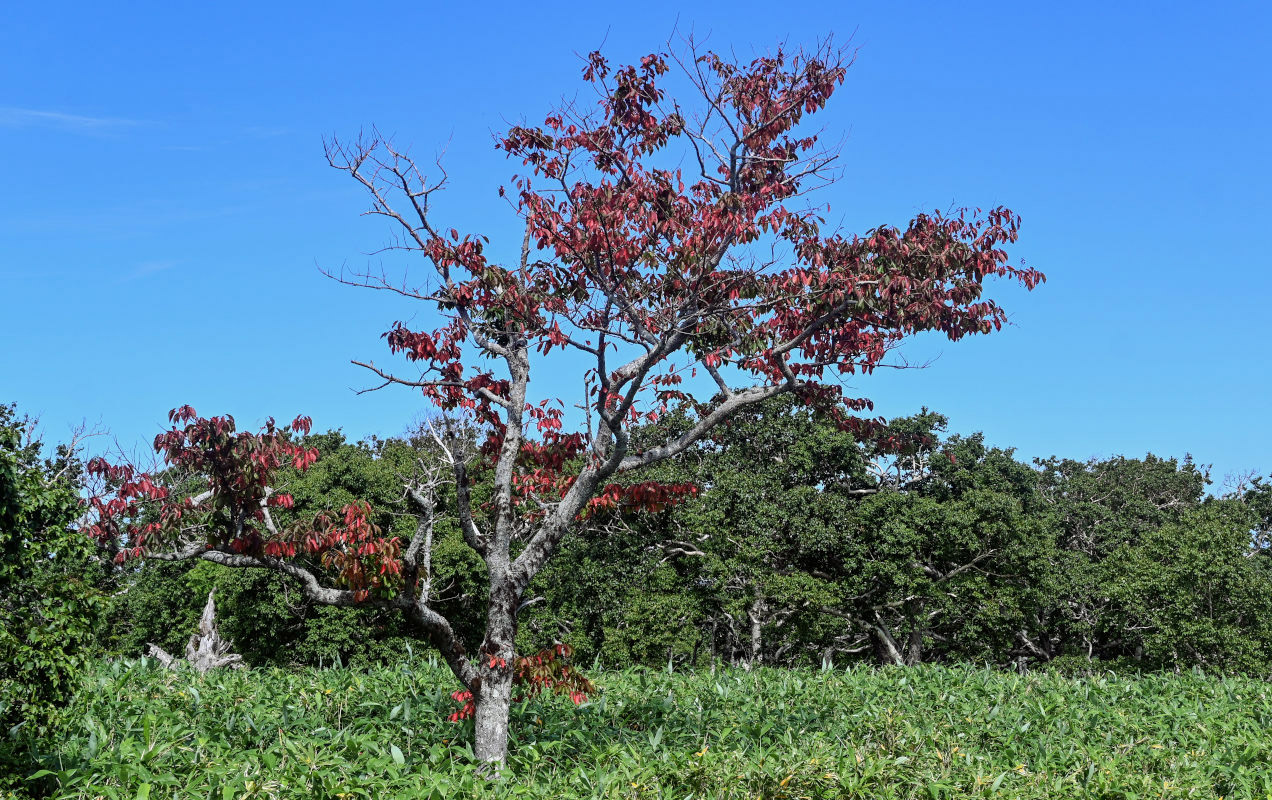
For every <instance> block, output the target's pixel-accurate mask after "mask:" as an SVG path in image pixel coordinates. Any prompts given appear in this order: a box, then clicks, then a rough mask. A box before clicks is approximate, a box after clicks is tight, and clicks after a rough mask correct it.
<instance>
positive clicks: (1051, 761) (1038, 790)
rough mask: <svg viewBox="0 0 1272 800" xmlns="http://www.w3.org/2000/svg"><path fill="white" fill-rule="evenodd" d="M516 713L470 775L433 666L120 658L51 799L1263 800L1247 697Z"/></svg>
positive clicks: (820, 699)
mask: <svg viewBox="0 0 1272 800" xmlns="http://www.w3.org/2000/svg"><path fill="white" fill-rule="evenodd" d="M594 677H595V679H596V683H597V685H598V687H599V688H600V691H599V694H598V695H597V696H596V697H595V698H594V699H593V701H592V702H590V703H588V704H586V705H583V706H581V707H578V708H576V707H574V706H572V705H571V704H570V703H569V701H568V700H561V699H553V698H547V699H544V700H543V701H536V702H534V703H531V704H523V705H521V706H519V707H516V708H514V710H513V716H514V720H513V731H514V741H513V743H512V747H511V754H510V758H509V764H508V766H509V774H508V775H507V776H505V779H504V780H502V781H498V782H495V783H491V782H488V781H486V780H483V779H482V778H480V777H479V776H478V773H477V770H476V767H475V765H474V764H473V763H472V754H471V749H470V742H471V728H470V727H468V726H471V723H461V724H455V723H450V722H447V721H445V719H444V716H445V714H446V713H449V711H451V710H452V705H453V703H452V701H451V700H450V698H449V694H450V692H451V691H452V690H453V689H454V685H453V681H452V679H451V678H450V676H449V673H448V672H446V671H445V669H444V668H438V667H435V666H431V665H429V664H420V663H414V664H411V665H406V666H402V667H398V668H393V669H387V668H386V669H378V670H370V671H351V670H348V669H324V670H305V671H298V672H288V671H282V670H267V671H266V670H262V671H248V670H243V671H238V672H221V673H214V674H211V675H209V676H207V677H205V678H203V677H198V676H196V675H194V674H191V673H185V672H182V673H173V672H164V671H159V670H157V669H154V668H153V667H152V666H150V665H147V664H146V663H144V662H142V663H131V664H123V663H116V664H112V665H106V666H103V667H101V668H100V669H99V670H98V671H97V673H96V674H94V675H93V676H91V678H90V679H89V680H88V682H87V684H86V685H85V686H84V689H83V691H82V692H81V694H80V695H79V698H78V700H77V702H76V703H75V704H74V705H73V706H72V708H71V709H69V711H68V712H67V717H66V728H67V731H66V735H65V736H64V737H63V738H62V739H60V740H59V741H57V742H54V743H50V745H49V749H48V751H47V753H46V755H45V764H44V766H45V769H47V770H48V772H47V773H46V774H44V775H43V776H42V779H43V780H46V781H49V782H52V783H53V784H54V785H56V786H57V793H56V796H57V797H63V798H99V797H101V798H119V799H120V800H133V798H161V797H162V798H167V797H182V798H211V799H213V800H231V798H235V799H236V798H245V797H260V798H273V797H278V798H320V799H325V798H333V799H334V798H383V797H412V798H417V797H418V798H451V797H465V796H472V797H543V798H548V797H608V798H676V800H680V799H681V798H686V797H711V798H715V797H720V798H742V797H751V798H753V797H765V798H871V799H872V800H875V799H879V800H883V799H885V798H897V799H899V798H984V797H1002V798H1066V797H1093V798H1161V797H1167V798H1173V797H1203V798H1216V797H1225V798H1272V732H1270V731H1269V723H1272V702H1270V701H1269V697H1268V686H1267V685H1266V684H1264V683H1262V682H1258V681H1254V680H1249V679H1236V678H1210V677H1204V676H1200V675H1195V674H1183V675H1149V676H1136V677H1115V676H1111V675H1110V676H1107V677H1097V678H1080V679H1079V678H1065V677H1061V676H1058V675H1050V674H1031V675H1026V676H1020V675H1015V674H1005V673H998V672H992V671H987V670H979V669H970V668H959V669H948V668H940V667H920V668H913V669H886V670H866V669H860V670H851V671H847V672H843V671H836V672H816V671H789V670H757V671H755V672H750V673H745V672H731V671H730V672H721V673H718V674H714V675H712V674H710V673H699V674H680V673H677V674H674V675H671V674H666V673H649V672H632V671H626V672H601V673H598V674H595V675H594Z"/></svg>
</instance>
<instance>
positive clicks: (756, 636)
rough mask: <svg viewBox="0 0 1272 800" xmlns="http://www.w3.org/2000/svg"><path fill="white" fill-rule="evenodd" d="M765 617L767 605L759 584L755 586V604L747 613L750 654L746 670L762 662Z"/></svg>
mask: <svg viewBox="0 0 1272 800" xmlns="http://www.w3.org/2000/svg"><path fill="white" fill-rule="evenodd" d="M767 615H768V603H766V602H765V601H764V595H763V594H762V592H761V590H760V586H759V584H756V585H755V602H754V603H752V604H751V608H750V610H749V611H747V617H749V618H750V620H751V653H750V656H749V658H748V659H747V662H746V668H747V669H751V668H752V667H758V666H759V665H760V664H761V663H762V662H763V661H764V622H765V617H766V616H767Z"/></svg>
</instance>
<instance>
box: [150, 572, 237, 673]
mask: <svg viewBox="0 0 1272 800" xmlns="http://www.w3.org/2000/svg"><path fill="white" fill-rule="evenodd" d="M215 594H216V590H215V589H213V590H212V591H210V592H208V602H207V605H205V606H204V607H203V615H202V616H200V617H199V632H198V633H196V634H192V635H191V636H190V641H188V642H186V649H185V660H186V661H187V662H188V663H189V664H190V665H191V666H192V667H194V668H195V669H196V670H198V672H199V673H200V674H203V673H206V672H207V671H208V670H212V669H216V668H217V667H230V668H231V669H242V668H243V657H242V656H241V655H239V654H237V653H231V652H230V641H229V640H228V639H222V638H221V634H220V633H218V632H217V629H216V604H215V602H214V601H213V595H215ZM147 653H148V654H149V655H151V656H153V657H154V658H156V659H158V660H159V663H160V664H163V665H164V667H166V668H168V669H173V668H175V666H176V664H177V663H178V659H177V658H176V656H173V655H170V654H169V653H167V652H166V651H164V649H163V648H162V647H160V646H159V645H156V644H150V645H149V646H148V649H147Z"/></svg>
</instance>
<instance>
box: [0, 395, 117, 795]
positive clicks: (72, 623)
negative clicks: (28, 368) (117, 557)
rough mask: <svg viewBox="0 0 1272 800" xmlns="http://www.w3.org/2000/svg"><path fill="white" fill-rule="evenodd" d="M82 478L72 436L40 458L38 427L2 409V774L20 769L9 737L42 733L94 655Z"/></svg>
mask: <svg viewBox="0 0 1272 800" xmlns="http://www.w3.org/2000/svg"><path fill="white" fill-rule="evenodd" d="M80 475H81V465H80V462H79V460H78V458H77V456H76V442H75V441H74V440H73V441H72V442H71V443H70V444H66V445H61V446H59V447H58V448H57V450H56V452H55V454H54V455H53V457H52V458H44V457H42V454H41V444H40V442H39V440H38V439H37V438H36V437H35V435H34V423H33V422H32V421H31V420H29V419H25V418H20V417H18V415H17V410H16V408H15V407H14V406H12V405H8V406H2V405H0V587H2V591H0V776H9V775H16V773H17V770H16V769H11V768H12V767H15V766H16V764H15V763H14V761H15V759H16V756H15V754H14V753H13V751H12V749H11V739H12V737H13V736H15V735H17V734H20V733H22V734H35V733H40V732H42V731H43V729H44V727H45V726H46V724H47V723H48V721H49V716H50V713H51V712H52V711H53V709H55V708H56V707H57V706H58V705H60V704H62V703H63V702H65V701H66V700H68V699H69V698H70V695H71V692H72V691H73V690H74V688H75V681H76V676H77V674H78V669H79V667H80V665H81V664H82V662H83V660H84V657H85V656H86V654H87V653H88V652H89V651H90V649H91V645H92V633H93V628H94V625H95V622H96V617H97V610H98V606H99V602H98V590H97V588H96V586H95V582H94V580H93V579H94V576H95V575H99V574H100V570H99V569H98V568H97V566H96V564H95V561H94V556H95V553H94V552H93V547H92V543H91V542H90V541H88V540H87V539H85V538H84V537H83V536H79V535H77V534H76V533H75V531H74V530H73V528H72V524H73V523H74V522H75V519H76V517H77V516H78V515H79V512H80V508H79V494H78V491H77V489H78V481H79V478H80ZM11 788H14V787H12V786H10V785H9V784H8V783H7V781H6V780H5V778H4V777H0V789H11Z"/></svg>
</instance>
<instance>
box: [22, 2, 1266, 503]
mask: <svg viewBox="0 0 1272 800" xmlns="http://www.w3.org/2000/svg"><path fill="white" fill-rule="evenodd" d="M577 8H581V7H574V6H567V5H556V6H545V5H541V4H528V3H527V4H503V5H500V4H498V3H495V4H477V3H473V4H450V3H448V4H428V3H419V2H413V3H383V4H379V5H378V6H376V7H375V8H374V9H370V10H363V11H355V10H354V8H353V7H352V6H349V5H348V4H339V5H338V4H323V3H305V4H290V3H274V4H261V3H252V4H240V3H233V2H222V3H206V4H198V5H194V4H180V3H163V4H154V5H150V6H146V5H144V4H141V3H131V4H124V5H120V4H100V3H76V2H71V3H64V4H60V5H56V6H43V7H40V6H37V5H36V4H21V5H20V6H19V5H14V6H11V7H10V8H8V9H6V12H5V22H4V24H3V25H2V26H0V75H2V76H3V80H0V174H2V175H3V179H2V180H3V183H2V184H0V185H2V186H3V190H2V191H0V278H2V279H3V284H2V285H3V286H4V295H3V296H4V301H3V307H2V309H0V376H3V377H2V378H0V401H4V402H10V401H16V402H18V403H19V404H20V407H21V409H22V410H24V411H26V412H28V413H32V414H37V415H39V416H40V417H41V418H42V419H43V423H44V431H45V436H46V438H48V439H59V438H62V437H64V435H65V433H66V431H67V429H68V428H69V427H70V426H71V425H73V424H74V423H77V422H79V421H80V420H87V421H88V422H89V423H90V424H100V425H101V426H103V427H106V428H108V429H109V430H110V431H111V433H112V435H113V436H114V437H115V438H117V439H118V441H119V442H120V443H121V445H123V446H124V447H125V448H133V447H136V446H138V445H141V444H144V443H146V442H148V441H149V439H150V438H151V437H153V435H154V434H155V433H156V432H157V431H158V430H159V429H160V423H162V422H163V421H164V420H165V419H166V412H167V410H168V409H169V408H172V407H174V406H177V405H180V404H183V403H190V404H192V405H194V406H195V408H197V409H198V410H199V411H201V412H203V413H208V414H210V413H227V412H228V413H233V414H234V415H235V416H236V417H237V418H238V419H239V420H240V423H241V424H252V423H255V422H258V421H260V420H262V419H263V418H264V417H266V416H268V415H274V416H277V417H279V418H280V419H283V418H285V419H290V418H291V417H292V416H293V415H294V414H296V413H298V412H305V413H308V414H311V415H312V416H313V417H314V420H315V424H316V426H317V427H318V428H319V429H325V428H327V427H343V428H344V429H345V431H346V432H348V433H349V434H351V435H353V436H363V435H367V434H372V433H375V434H380V435H392V434H396V433H399V432H401V431H402V430H403V429H405V428H406V427H407V425H408V424H409V423H410V422H411V421H412V420H413V419H415V418H417V417H418V416H419V415H420V414H421V413H422V412H424V411H425V407H424V405H423V403H422V401H421V400H420V399H419V398H417V397H415V396H414V395H412V394H411V393H410V392H409V391H407V390H405V389H403V390H400V391H394V390H385V391H383V392H378V393H373V394H368V395H361V396H359V395H356V394H355V393H354V391H353V390H354V389H356V388H361V387H364V386H367V385H368V380H367V377H366V376H365V375H364V374H361V373H360V370H358V369H357V368H356V367H353V366H351V365H350V364H349V359H351V358H373V359H375V360H377V362H379V363H383V364H389V363H392V359H391V358H390V357H389V356H388V354H387V353H386V352H385V351H384V349H383V342H382V341H381V340H380V339H379V335H380V333H381V332H383V331H384V330H387V328H388V326H389V325H390V324H391V323H392V322H393V321H394V320H398V319H404V320H413V321H416V322H419V321H421V320H425V319H427V318H428V314H427V310H425V309H422V308H418V307H412V306H410V305H409V304H404V303H403V302H401V301H397V300H394V299H393V298H390V297H388V296H385V295H382V294H377V293H373V292H359V291H356V290H354V289H349V288H345V287H341V286H338V285H336V284H335V283H333V282H331V281H330V280H327V279H325V278H323V277H322V276H321V275H320V273H319V268H320V267H321V268H328V269H335V270H338V269H340V268H341V266H348V267H353V268H361V267H365V266H367V265H368V264H371V265H372V266H376V267H378V266H379V265H380V261H379V260H378V259H370V258H369V257H368V256H366V255H365V253H368V252H369V251H372V250H374V249H376V248H377V247H378V246H380V245H381V244H383V243H384V242H385V239H386V233H387V231H386V229H385V228H384V227H383V225H381V224H379V223H377V222H375V221H372V220H368V219H365V218H360V217H359V216H358V213H359V212H360V211H361V210H362V209H363V207H364V201H363V196H362V195H361V194H360V192H359V190H358V187H356V186H355V185H353V184H352V182H350V181H349V180H348V179H347V178H345V177H343V176H342V175H340V174H338V173H336V172H334V171H332V170H331V169H330V168H328V167H327V166H326V163H325V161H324V160H323V157H322V140H323V137H324V136H330V135H332V134H335V135H339V136H352V135H354V134H356V133H357V131H358V130H359V129H360V128H363V127H368V126H371V125H375V126H378V128H379V129H380V130H381V131H384V132H386V133H389V134H392V135H393V136H394V138H395V140H396V141H397V142H398V143H399V144H406V145H410V146H411V147H412V151H413V152H414V153H415V154H416V155H418V156H420V157H421V158H423V159H425V160H426V161H427V160H430V159H431V158H432V157H433V156H434V155H437V154H439V153H441V152H442V151H445V164H446V166H447V168H448V170H449V172H450V178H451V183H450V186H451V189H450V190H449V191H448V192H447V194H446V195H445V197H444V198H443V201H442V202H441V204H440V209H439V212H440V213H441V214H443V215H444V220H445V223H446V225H447V226H448V227H449V226H450V225H454V226H455V227H457V228H460V229H461V230H466V231H472V232H478V233H485V234H487V235H490V236H491V237H492V239H494V240H495V241H496V243H497V245H498V243H501V242H510V241H512V240H516V239H519V236H518V232H519V231H518V226H517V223H516V220H515V219H514V218H513V217H512V215H511V214H510V212H509V211H508V209H507V206H506V205H505V204H503V203H502V202H501V201H499V199H498V198H497V196H496V189H497V187H498V186H499V185H500V184H501V183H506V182H507V179H508V177H509V176H510V175H511V174H512V173H513V172H515V171H516V170H515V169H514V166H515V165H512V164H509V163H508V162H506V161H505V160H504V159H503V157H502V154H501V153H498V152H496V151H495V150H494V149H493V146H492V141H491V140H492V133H493V132H495V131H498V130H500V129H501V128H503V127H505V126H506V125H507V124H508V123H509V122H517V121H521V120H523V119H529V120H533V121H537V120H538V119H540V118H541V117H542V115H543V114H544V113H545V112H546V111H547V110H548V109H549V107H550V106H551V105H552V104H553V103H554V102H556V101H557V100H559V99H560V98H561V97H562V96H563V95H564V96H569V95H572V94H573V93H574V92H575V91H576V90H577V88H578V87H579V85H580V84H579V81H578V74H579V70H580V62H579V59H578V55H577V54H579V53H584V52H587V51H588V50H591V49H594V48H596V47H598V46H601V45H602V44H604V50H605V51H606V53H607V54H608V55H609V56H610V57H611V58H612V59H614V60H617V61H625V60H627V59H635V58H638V57H639V56H640V55H642V54H644V53H646V52H649V51H651V50H657V49H660V48H661V47H662V46H663V43H664V42H665V41H666V40H667V38H668V37H669V36H670V35H672V34H673V31H675V30H679V31H681V32H684V31H687V30H690V29H692V30H693V31H695V33H696V34H698V35H699V36H700V37H701V36H704V35H707V36H709V40H708V42H709V44H710V45H712V46H714V47H716V48H719V49H722V50H728V49H731V50H733V51H734V52H735V53H737V54H738V55H739V56H745V57H749V56H751V55H752V54H755V53H757V52H761V51H764V50H765V49H767V48H769V47H771V46H772V45H774V44H775V43H776V42H777V41H779V40H781V39H785V40H786V41H788V42H789V43H792V44H799V43H809V44H811V43H813V42H815V41H816V40H817V39H819V38H821V37H823V36H825V35H826V34H828V33H833V34H834V35H835V36H836V37H837V38H838V39H840V40H846V39H849V38H851V41H852V42H853V43H854V44H855V45H857V46H858V47H859V48H860V51H859V54H858V58H857V63H856V65H855V66H854V67H853V68H852V70H851V71H850V73H849V76H848V80H847V82H846V84H845V86H844V87H843V89H842V90H841V92H840V94H838V95H836V97H835V98H834V100H833V101H832V105H831V106H830V107H829V108H828V110H827V111H826V113H825V114H824V115H822V116H821V119H822V122H823V123H824V124H825V125H826V127H827V132H828V135H829V136H831V137H832V138H838V137H839V136H840V135H842V141H843V166H844V168H845V173H844V177H843V179H842V180H841V181H840V182H839V183H838V184H837V185H835V186H833V187H831V188H830V189H828V190H827V191H826V192H825V193H824V194H823V195H822V196H820V197H819V198H817V199H818V200H819V201H821V202H824V203H828V204H829V205H830V208H831V214H830V219H832V220H834V221H836V222H841V223H842V224H843V226H844V227H845V228H846V229H847V230H857V231H864V230H865V229H867V228H869V227H872V226H874V225H878V224H881V223H891V224H904V222H905V221H906V220H908V219H909V218H910V217H911V216H913V215H914V214H915V213H917V212H919V211H923V210H927V209H932V208H938V209H948V208H950V207H952V206H964V205H966V206H982V207H987V206H993V205H997V204H1000V203H1001V204H1005V205H1008V206H1009V207H1011V208H1013V209H1014V210H1016V211H1017V212H1019V213H1020V214H1021V215H1022V217H1023V218H1024V226H1023V229H1022V237H1021V241H1020V243H1019V245H1018V247H1017V249H1016V250H1015V253H1016V255H1017V256H1018V257H1021V258H1023V259H1024V260H1025V261H1026V262H1027V263H1028V264H1029V265H1031V266H1035V267H1037V268H1039V269H1041V270H1043V271H1044V272H1046V273H1047V275H1048V282H1047V283H1046V284H1045V285H1044V286H1043V287H1041V288H1040V289H1039V290H1037V291H1036V292H1034V293H1032V294H1026V293H1023V292H1022V291H1020V290H1018V289H1015V288H1013V287H1010V286H1007V285H1000V286H998V287H996V288H995V289H994V291H993V294H994V296H996V297H997V298H999V299H1000V300H1001V302H1002V303H1003V305H1005V306H1007V307H1008V308H1009V309H1010V310H1011V312H1012V318H1013V322H1014V326H1013V327H1011V328H1008V329H1006V330H1004V331H1003V332H1002V333H1000V334H996V335H994V336H990V337H980V338H974V339H970V340H964V341H963V342H959V343H957V344H950V343H948V342H940V341H935V340H920V341H918V342H915V343H914V345H912V346H911V347H910V348H908V349H907V350H906V355H907V357H908V358H909V359H910V360H912V361H926V360H928V359H932V358H935V361H934V362H933V363H932V365H931V366H930V367H929V368H927V369H922V370H909V371H899V372H886V373H881V374H879V375H876V376H874V377H871V378H866V379H862V380H860V381H858V382H857V383H856V384H855V387H856V388H857V389H859V390H860V392H861V393H863V394H865V395H867V396H870V397H873V398H874V399H875V400H876V403H877V410H878V411H879V413H882V414H884V415H887V416H895V415H900V414H906V413H912V412H913V411H915V410H917V409H918V408H919V407H920V406H923V405H926V406H929V407H931V408H933V409H936V410H939V411H942V412H943V413H945V414H947V415H949V417H950V418H951V428H952V430H955V431H959V432H972V431H977V430H982V431H984V432H985V433H986V435H987V438H988V439H989V440H990V441H991V442H992V443H994V444H999V445H1012V446H1016V447H1018V448H1019V450H1020V452H1021V454H1022V455H1025V456H1045V455H1049V454H1053V453H1054V454H1059V455H1063V456H1069V457H1074V458H1088V457H1093V456H1100V457H1102V456H1109V455H1115V454H1125V455H1129V456H1139V455H1143V454H1144V453H1145V452H1150V451H1151V452H1154V453H1157V454H1160V455H1165V456H1183V455H1184V454H1185V453H1192V454H1194V455H1195V457H1196V458H1197V459H1198V460H1199V461H1200V462H1202V463H1213V464H1214V473H1215V476H1216V477H1217V478H1222V476H1223V475H1224V474H1225V473H1231V472H1237V471H1243V470H1248V469H1252V470H1257V471H1259V472H1262V473H1264V474H1266V473H1268V472H1272V425H1269V424H1268V420H1269V412H1270V411H1272V399H1270V398H1272V368H1270V366H1269V356H1268V353H1269V349H1268V344H1267V342H1268V338H1267V337H1268V312H1267V309H1268V305H1269V300H1272V271H1270V270H1269V268H1268V267H1269V258H1270V257H1269V255H1268V252H1269V247H1268V231H1269V213H1270V212H1272V190H1270V189H1269V186H1272V161H1270V158H1269V152H1268V141H1269V132H1270V123H1272V110H1270V109H1272V102H1270V101H1272V67H1269V62H1268V59H1267V58H1266V50H1267V42H1268V41H1269V34H1272V7H1270V6H1268V4H1266V3H1218V4H1208V5H1205V6H1202V5H1197V4H1168V3H1154V4H1149V3H1143V4H1140V3H1117V4H1109V3H1098V4H1097V3H1066V4H1045V5H1044V4H1032V3H1019V2H1017V3H1011V4H1007V3H967V4H955V3H930V4H922V3H858V2H837V3H836V2H826V3H819V2H805V3H798V4H780V3H771V2H770V3H754V4H748V3H745V2H738V1H737V0H733V1H732V2H724V3H698V4H691V5H680V4H659V3H643V4H640V5H638V6H635V5H631V6H629V5H618V4H595V6H594V7H592V9H591V10H588V11H587V12H585V13H580V12H578V11H577V10H576V9H577ZM504 246H507V245H504ZM384 266H385V268H386V269H389V270H400V269H409V268H410V266H411V265H410V264H409V263H403V262H398V261H386V262H385V263H384ZM570 383H571V389H572V386H573V383H574V381H573V380H571V382H570ZM100 441H102V440H99V442H100Z"/></svg>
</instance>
